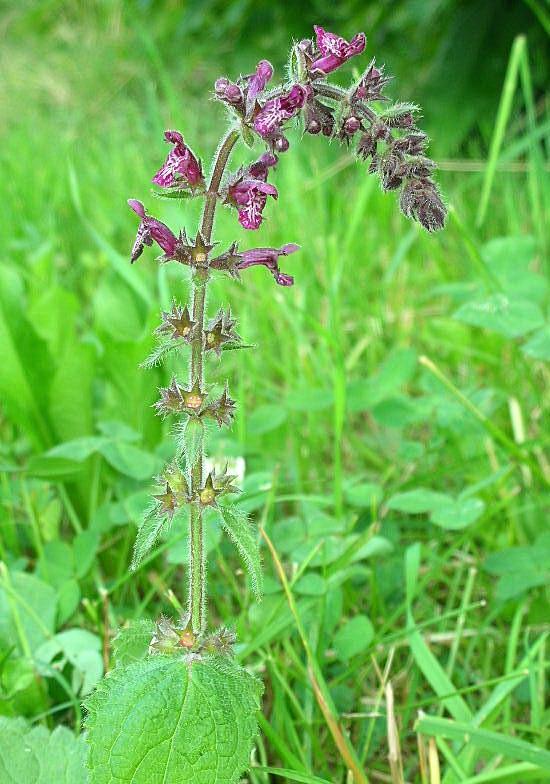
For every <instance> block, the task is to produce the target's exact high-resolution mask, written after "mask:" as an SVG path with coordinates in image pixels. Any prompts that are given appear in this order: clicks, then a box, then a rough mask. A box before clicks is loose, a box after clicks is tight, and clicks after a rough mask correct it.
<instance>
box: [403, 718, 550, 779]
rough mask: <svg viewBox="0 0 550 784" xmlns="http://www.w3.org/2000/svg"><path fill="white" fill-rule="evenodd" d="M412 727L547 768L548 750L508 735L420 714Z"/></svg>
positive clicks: (427, 733) (549, 762)
mask: <svg viewBox="0 0 550 784" xmlns="http://www.w3.org/2000/svg"><path fill="white" fill-rule="evenodd" d="M416 730H417V731H418V732H420V733H423V734H425V735H433V736H435V737H440V738H448V739H449V740H458V741H461V742H466V743H468V744H471V745H473V746H477V747H478V748H481V749H484V750H485V751H490V752H493V753H494V754H495V755H497V756H504V757H509V758H510V759H514V760H520V761H522V762H530V763H531V764H533V765H538V766H539V767H540V768H541V769H542V770H548V771H550V751H546V750H545V749H542V748H539V747H538V746H535V745H534V744H532V743H527V741H524V740H521V739H520V738H515V737H513V736H512V735H509V734H508V735H504V734H503V733H500V732H493V731H492V730H486V729H482V728H479V727H476V726H475V725H474V724H471V723H469V722H464V721H452V720H451V719H442V718H439V717H437V716H422V718H420V719H419V720H418V721H417V723H416Z"/></svg>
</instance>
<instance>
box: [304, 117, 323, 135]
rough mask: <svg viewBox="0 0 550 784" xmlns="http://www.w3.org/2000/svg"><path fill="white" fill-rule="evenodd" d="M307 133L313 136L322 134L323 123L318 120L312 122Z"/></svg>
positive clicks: (307, 128)
mask: <svg viewBox="0 0 550 784" xmlns="http://www.w3.org/2000/svg"><path fill="white" fill-rule="evenodd" d="M306 131H307V132H308V133H313V134H316V133H320V131H321V123H320V122H319V121H318V120H310V121H309V122H308V124H307V127H306Z"/></svg>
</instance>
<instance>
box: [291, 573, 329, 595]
mask: <svg viewBox="0 0 550 784" xmlns="http://www.w3.org/2000/svg"><path fill="white" fill-rule="evenodd" d="M327 590H328V585H327V582H326V580H323V578H322V577H321V575H320V574H317V572H308V574H305V575H304V576H303V577H301V578H300V579H299V580H298V582H297V583H296V585H295V586H294V591H295V592H296V593H298V594H301V595H302V596H324V595H325V594H326V592H327Z"/></svg>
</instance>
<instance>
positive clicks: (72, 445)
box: [44, 436, 110, 463]
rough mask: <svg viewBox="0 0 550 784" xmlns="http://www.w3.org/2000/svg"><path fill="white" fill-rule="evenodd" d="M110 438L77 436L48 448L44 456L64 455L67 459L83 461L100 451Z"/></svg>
mask: <svg viewBox="0 0 550 784" xmlns="http://www.w3.org/2000/svg"><path fill="white" fill-rule="evenodd" d="M109 440H110V439H108V438H106V437H105V436H84V437H83V438H75V439H73V440H72V441H65V443H63V444H57V446H54V447H53V448H52V449H48V451H47V452H46V453H45V455H44V457H63V458H65V459H66V460H75V461H76V462H78V463H81V462H82V461H83V460H86V459H87V458H88V457H90V455H93V454H94V453H95V452H98V451H99V450H100V449H101V447H102V446H104V445H105V444H107V443H108V442H109Z"/></svg>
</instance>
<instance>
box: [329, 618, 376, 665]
mask: <svg viewBox="0 0 550 784" xmlns="http://www.w3.org/2000/svg"><path fill="white" fill-rule="evenodd" d="M373 639H374V628H373V625H372V623H371V622H370V619H369V618H367V616H366V615H356V616H355V617H354V618H352V619H351V621H347V623H345V624H344V625H343V626H342V627H340V629H338V632H337V633H336V636H335V637H334V647H335V649H336V653H337V654H338V657H339V658H340V659H343V660H344V661H347V660H348V659H351V658H352V657H353V656H356V655H357V654H358V653H361V652H362V651H364V650H366V649H367V648H368V647H369V645H370V644H371V642H372V641H373Z"/></svg>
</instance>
